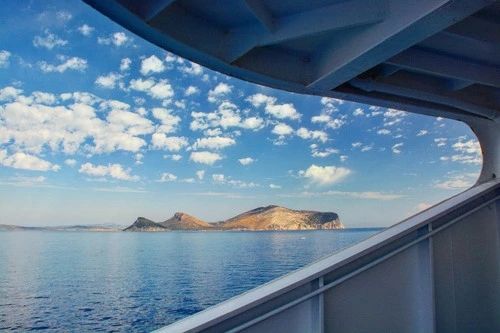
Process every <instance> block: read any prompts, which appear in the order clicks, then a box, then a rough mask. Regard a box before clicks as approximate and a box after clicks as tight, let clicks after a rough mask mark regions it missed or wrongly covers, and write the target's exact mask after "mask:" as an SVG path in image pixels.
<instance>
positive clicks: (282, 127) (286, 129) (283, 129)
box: [271, 123, 293, 137]
mask: <svg viewBox="0 0 500 333" xmlns="http://www.w3.org/2000/svg"><path fill="white" fill-rule="evenodd" d="M271 133H273V134H276V135H279V136H280V137H284V136H286V135H291V134H292V133H293V128H291V127H290V126H288V125H287V124H283V123H279V124H277V125H276V126H274V128H273V130H272V131H271Z"/></svg>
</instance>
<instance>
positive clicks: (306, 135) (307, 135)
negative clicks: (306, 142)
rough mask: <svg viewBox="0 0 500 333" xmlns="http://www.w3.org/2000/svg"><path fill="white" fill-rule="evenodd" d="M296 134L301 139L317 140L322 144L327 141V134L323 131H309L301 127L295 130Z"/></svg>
mask: <svg viewBox="0 0 500 333" xmlns="http://www.w3.org/2000/svg"><path fill="white" fill-rule="evenodd" d="M296 134H297V135H298V136H299V137H301V138H302V139H313V140H319V141H321V142H323V143H325V142H327V141H328V134H326V133H325V132H323V131H310V130H308V129H307V128H305V127H301V128H299V129H298V130H297V132H296Z"/></svg>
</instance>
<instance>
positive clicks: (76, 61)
mask: <svg viewBox="0 0 500 333" xmlns="http://www.w3.org/2000/svg"><path fill="white" fill-rule="evenodd" d="M57 58H58V60H59V62H60V64H59V65H53V64H49V63H47V62H45V61H41V62H40V63H39V64H38V65H39V66H40V69H41V70H42V72H44V73H52V72H58V73H64V72H65V71H67V70H75V71H80V72H83V71H85V69H87V60H85V59H82V58H79V57H71V58H68V57H65V56H61V55H60V56H58V57H57Z"/></svg>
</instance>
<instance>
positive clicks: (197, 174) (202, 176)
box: [196, 170, 205, 180]
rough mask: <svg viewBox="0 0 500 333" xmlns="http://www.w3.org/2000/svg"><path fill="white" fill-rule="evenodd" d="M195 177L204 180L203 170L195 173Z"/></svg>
mask: <svg viewBox="0 0 500 333" xmlns="http://www.w3.org/2000/svg"><path fill="white" fill-rule="evenodd" d="M196 177H198V179H199V180H203V178H205V170H199V171H196Z"/></svg>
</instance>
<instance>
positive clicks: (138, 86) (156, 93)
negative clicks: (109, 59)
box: [130, 78, 174, 100]
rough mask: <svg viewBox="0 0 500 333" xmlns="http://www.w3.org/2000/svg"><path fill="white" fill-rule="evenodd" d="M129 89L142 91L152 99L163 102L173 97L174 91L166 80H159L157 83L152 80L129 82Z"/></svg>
mask: <svg viewBox="0 0 500 333" xmlns="http://www.w3.org/2000/svg"><path fill="white" fill-rule="evenodd" d="M130 89H132V90H136V91H142V92H144V93H146V94H148V95H149V96H150V97H152V98H154V99H164V100H165V99H170V98H172V97H173V96H174V89H173V88H172V85H170V83H169V82H168V80H166V79H162V80H159V81H158V82H156V81H155V80H154V79H153V78H148V79H147V80H143V79H135V80H131V81H130Z"/></svg>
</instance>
